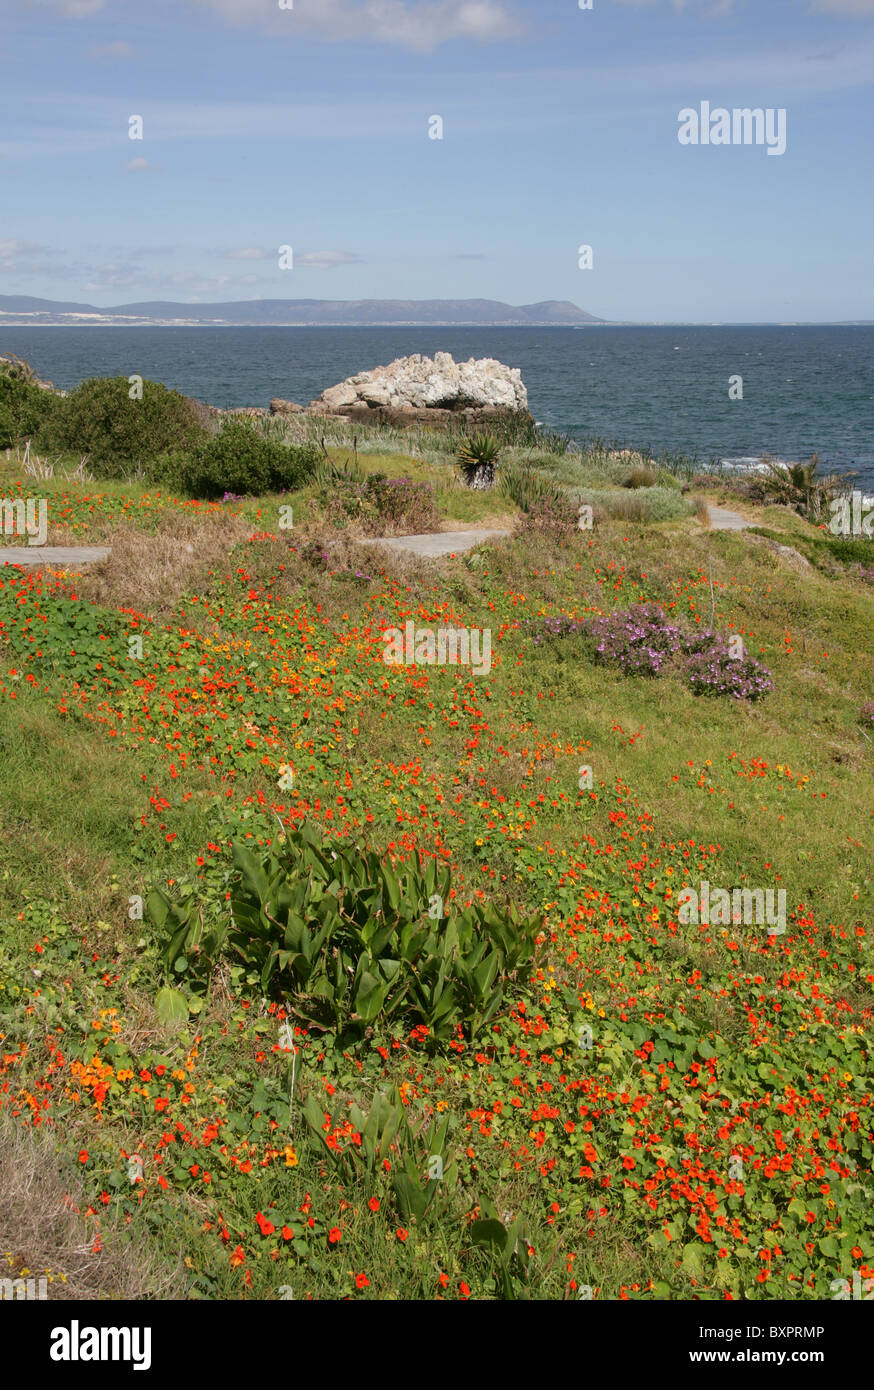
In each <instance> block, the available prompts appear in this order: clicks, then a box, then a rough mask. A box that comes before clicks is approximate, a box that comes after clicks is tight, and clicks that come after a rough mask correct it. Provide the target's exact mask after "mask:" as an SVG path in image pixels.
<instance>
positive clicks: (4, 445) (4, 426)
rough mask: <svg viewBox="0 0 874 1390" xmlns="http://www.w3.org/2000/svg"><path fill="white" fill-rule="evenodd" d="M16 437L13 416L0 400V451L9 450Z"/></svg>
mask: <svg viewBox="0 0 874 1390" xmlns="http://www.w3.org/2000/svg"><path fill="white" fill-rule="evenodd" d="M17 437H18V431H17V425H16V421H15V416H14V415H13V414H12V411H11V410H10V409H9V407H8V405H5V404H4V403H3V402H2V400H0V449H9V448H11V446H12V445H13V444H14V443H15V441H16V439H17Z"/></svg>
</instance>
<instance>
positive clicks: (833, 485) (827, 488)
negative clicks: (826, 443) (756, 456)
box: [762, 454, 842, 521]
mask: <svg viewBox="0 0 874 1390" xmlns="http://www.w3.org/2000/svg"><path fill="white" fill-rule="evenodd" d="M765 462H766V464H767V467H768V469H769V472H768V474H767V475H766V476H765V477H764V478H763V479H762V488H763V491H764V492H765V494H766V495H767V496H768V497H769V498H770V499H771V500H773V501H775V502H777V503H781V504H782V505H783V506H785V507H792V508H794V510H795V511H796V512H799V513H800V514H801V515H802V516H806V517H807V519H808V521H818V520H819V519H820V517H821V516H822V514H823V512H824V511H825V507H826V504H827V503H829V502H830V501H831V500H832V498H833V497H835V496H836V495H837V493H838V491H839V490H840V488H841V486H842V479H841V478H840V477H839V476H838V475H836V474H833V473H831V474H829V475H828V476H827V477H825V478H824V477H821V476H817V474H818V468H819V457H818V456H817V455H816V454H814V455H813V458H812V459H811V460H810V461H809V463H789V464H785V463H777V462H776V461H775V460H774V459H766V460H765Z"/></svg>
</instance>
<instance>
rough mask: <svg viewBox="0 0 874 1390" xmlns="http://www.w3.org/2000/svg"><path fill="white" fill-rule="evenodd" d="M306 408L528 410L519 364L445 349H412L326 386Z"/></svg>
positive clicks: (340, 411) (342, 411) (338, 411)
mask: <svg viewBox="0 0 874 1390" xmlns="http://www.w3.org/2000/svg"><path fill="white" fill-rule="evenodd" d="M308 409H309V410H310V411H311V412H313V413H314V414H320V415H347V414H358V413H359V412H364V411H368V410H385V411H392V412H394V411H397V412H401V413H410V414H416V415H418V414H420V413H423V412H424V413H430V412H432V411H452V412H464V411H467V412H470V413H475V412H480V411H486V412H487V411H505V410H512V411H516V410H518V411H522V410H527V409H528V392H527V391H526V390H525V387H524V385H523V383H522V373H521V372H520V370H519V368H518V367H507V366H505V365H504V363H503V362H498V361H496V359H495V358H493V357H480V358H473V357H471V358H470V359H469V361H467V362H456V361H455V360H454V359H453V357H452V356H451V354H450V353H448V352H438V353H436V354H435V356H434V357H433V358H432V357H423V356H422V355H421V354H420V353H416V354H415V355H414V356H412V357H399V358H398V359H397V360H396V361H394V362H391V363H390V364H389V365H388V366H387V367H374V368H373V369H372V371H369V372H359V373H358V375H357V376H350V377H349V378H348V379H347V380H346V381H342V382H340V384H339V385H337V386H330V387H328V390H327V391H323V392H322V394H321V396H319V397H318V399H317V400H314V401H311V402H310V405H309V407H308Z"/></svg>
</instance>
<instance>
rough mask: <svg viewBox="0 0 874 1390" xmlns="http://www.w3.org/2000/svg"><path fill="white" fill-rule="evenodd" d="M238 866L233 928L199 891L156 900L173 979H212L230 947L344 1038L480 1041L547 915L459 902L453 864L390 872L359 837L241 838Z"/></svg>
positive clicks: (277, 994)
mask: <svg viewBox="0 0 874 1390" xmlns="http://www.w3.org/2000/svg"><path fill="white" fill-rule="evenodd" d="M233 860H234V870H235V872H234V875H233V879H232V882H231V893H230V906H231V922H230V925H229V926H228V927H227V928H226V927H225V925H224V923H222V922H219V923H217V924H211V925H209V926H208V927H206V926H205V925H204V922H203V917H202V913H201V910H200V907H199V905H198V904H197V903H196V902H195V901H194V900H193V899H189V900H188V901H187V902H186V903H185V904H184V905H183V906H179V905H174V904H173V903H171V901H170V899H169V898H168V897H167V896H166V895H165V894H163V893H161V892H158V891H155V892H153V893H152V894H151V895H150V897H149V902H148V912H149V916H150V918H151V920H152V922H153V923H154V924H155V926H156V927H157V928H158V930H159V931H160V932H162V933H163V935H164V937H165V947H164V951H163V959H164V964H165V967H166V969H167V972H168V975H169V974H170V973H171V972H172V973H173V974H175V976H177V977H179V976H183V975H185V974H186V973H188V972H193V974H194V975H195V976H196V975H198V973H199V976H200V978H201V979H202V978H203V973H204V967H205V966H208V965H211V964H213V963H214V961H215V959H216V958H217V957H218V955H220V954H223V953H225V952H226V951H227V950H230V951H231V952H232V953H233V954H234V955H235V956H236V957H237V958H238V960H241V961H242V962H243V964H244V965H245V966H246V967H247V968H248V970H249V971H250V972H251V979H252V983H257V984H258V986H259V987H260V988H261V990H263V992H264V993H265V994H267V995H270V996H272V997H274V998H277V999H280V1000H281V1001H282V1002H283V1004H284V1006H285V1008H286V1009H287V1010H288V1012H289V1013H290V1014H291V1016H292V1017H293V1018H294V1019H296V1020H297V1021H298V1022H299V1023H300V1024H302V1025H304V1026H306V1027H307V1028H314V1029H316V1030H317V1031H318V1032H323V1033H328V1034H332V1035H333V1036H334V1038H335V1041H336V1043H337V1045H338V1046H348V1045H349V1044H350V1043H351V1042H353V1041H354V1040H355V1039H356V1038H361V1037H363V1036H364V1034H365V1032H366V1031H367V1030H368V1029H369V1028H370V1027H371V1025H373V1024H375V1023H376V1021H377V1020H379V1021H381V1022H388V1021H389V1020H393V1021H397V1022H403V1024H404V1026H405V1027H407V1028H410V1027H424V1028H425V1029H426V1030H427V1031H428V1033H429V1034H430V1035H431V1036H432V1037H433V1038H435V1039H438V1040H443V1041H446V1040H449V1039H451V1038H454V1037H455V1036H457V1034H458V1030H459V1028H460V1027H461V1028H462V1029H463V1030H464V1032H465V1033H466V1035H467V1036H468V1037H470V1038H473V1037H475V1036H476V1035H477V1034H478V1033H479V1032H480V1031H481V1030H482V1029H483V1028H485V1027H486V1025H487V1024H488V1023H489V1022H490V1021H491V1020H492V1019H493V1018H494V1017H495V1016H496V1015H497V1013H498V1011H499V1010H500V1009H501V1007H502V1006H503V1004H504V1001H505V996H506V991H507V987H508V984H509V982H510V980H511V978H512V979H514V980H519V981H521V980H525V979H527V978H528V976H529V975H530V973H531V971H532V969H533V965H534V952H535V944H536V941H537V938H538V936H539V935H540V930H541V925H542V922H541V918H540V917H538V916H536V915H527V916H524V917H523V916H522V915H521V914H520V913H519V912H517V910H516V909H515V908H513V907H509V908H507V909H505V910H502V911H499V910H498V909H497V908H495V907H493V906H486V905H484V904H483V903H481V902H475V903H472V904H471V905H470V906H469V907H466V908H463V909H461V908H459V906H458V905H457V903H456V902H454V901H453V900H452V899H451V896H450V893H451V881H450V873H449V870H448V869H447V868H446V867H440V868H438V865H437V861H436V860H434V859H431V860H429V861H428V863H427V865H426V864H423V862H422V860H421V859H419V860H418V861H417V862H416V863H415V864H413V863H409V864H401V865H397V866H396V867H392V866H391V865H390V864H389V863H388V862H387V861H386V860H383V859H381V858H380V857H379V855H377V854H376V853H374V851H372V850H369V849H367V848H366V847H365V846H362V845H345V844H342V843H338V844H337V845H336V846H335V847H334V848H333V849H332V848H331V847H330V846H329V845H327V844H324V843H323V842H322V840H321V837H320V836H319V835H318V834H317V833H316V832H315V831H313V830H311V829H310V828H309V827H304V828H303V829H301V830H297V831H294V832H293V833H292V834H290V835H289V836H288V839H287V841H286V843H285V845H284V846H282V848H281V849H280V851H279V852H278V853H274V852H271V853H269V854H267V855H266V856H264V857H262V858H258V857H256V856H255V855H254V854H253V853H252V851H251V850H250V849H248V848H246V847H245V846H244V845H239V844H238V845H235V846H234V851H233ZM204 955H205V957H206V959H204Z"/></svg>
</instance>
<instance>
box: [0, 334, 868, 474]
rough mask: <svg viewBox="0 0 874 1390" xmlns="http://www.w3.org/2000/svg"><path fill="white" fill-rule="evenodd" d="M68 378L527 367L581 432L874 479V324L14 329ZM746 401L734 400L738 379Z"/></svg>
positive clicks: (1, 337)
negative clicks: (420, 356) (464, 364)
mask: <svg viewBox="0 0 874 1390" xmlns="http://www.w3.org/2000/svg"><path fill="white" fill-rule="evenodd" d="M4 351H11V352H15V353H17V354H18V355H19V356H21V357H25V358H27V359H28V360H29V361H30V362H31V363H32V364H33V366H34V367H35V368H36V370H37V371H38V372H39V374H40V375H41V376H43V377H48V378H49V379H50V380H52V381H53V382H54V383H55V385H56V386H60V387H65V388H67V389H69V388H71V387H74V386H76V385H77V383H78V382H80V381H82V380H83V379H84V378H86V377H89V376H110V375H123V376H130V375H131V374H132V373H134V372H137V373H139V374H140V375H141V376H144V377H151V378H153V379H155V380H157V381H162V382H164V383H165V385H167V386H172V387H175V388H177V389H178V390H180V391H183V392H185V393H186V394H187V395H192V396H197V397H198V398H199V399H201V400H204V401H209V402H210V403H211V404H213V405H217V406H238V405H267V403H268V402H269V401H270V399H271V397H273V396H282V397H284V398H285V399H286V400H293V401H299V402H301V403H302V404H306V403H307V402H308V401H310V400H312V399H313V397H315V396H317V395H319V394H320V393H321V392H322V391H323V390H324V389H325V387H327V386H333V385H334V384H335V383H336V382H338V381H342V380H343V379H344V378H345V377H347V376H352V375H353V374H354V373H356V372H360V371H365V370H367V369H368V368H370V367H376V366H379V365H384V364H386V363H388V362H390V361H392V359H393V358H396V357H405V356H407V355H408V354H410V353H414V352H421V353H426V354H427V355H428V356H433V354H434V353H435V352H439V351H445V352H451V353H452V355H453V356H454V357H455V358H456V360H459V359H466V358H468V357H496V358H498V359H499V360H500V361H502V362H506V363H507V364H508V365H510V366H513V367H520V368H521V369H522V379H523V381H524V382H525V385H526V386H527V388H528V397H529V403H530V406H531V409H532V411H533V413H534V416H535V418H536V419H537V420H539V421H541V422H542V423H543V424H544V425H548V426H551V427H552V428H553V429H556V430H560V431H562V432H564V433H567V434H569V435H571V436H572V437H573V438H575V439H578V440H580V441H582V440H585V439H591V438H598V439H602V440H609V441H611V442H615V443H616V444H618V445H621V446H628V447H633V448H644V447H647V446H649V447H651V448H652V449H653V450H654V451H656V452H658V453H684V454H687V455H689V454H691V455H695V456H697V457H698V458H699V459H700V460H701V461H702V463H705V462H707V461H709V460H710V459H713V458H718V459H721V460H723V461H727V462H729V463H732V464H739V465H750V464H753V463H755V461H756V460H760V459H761V458H762V457H763V456H764V455H771V456H772V457H775V458H780V459H787V460H788V459H808V458H810V457H811V455H813V454H818V455H819V456H820V459H821V460H822V464H823V465H824V466H825V467H827V468H830V469H834V470H836V471H839V472H847V471H850V470H856V471H857V472H858V474H859V478H860V482H861V483H862V484H866V485H868V486H871V485H874V326H868V325H862V326H858V327H856V326H848V327H755V326H753V327H742V326H737V327H678V328H671V327H652V328H649V327H647V328H618V327H617V328H584V329H574V328H78V327H77V328H8V327H2V326H0V354H2V353H3V352H4ZM733 376H740V377H742V379H743V400H730V399H729V378H731V377H733Z"/></svg>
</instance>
